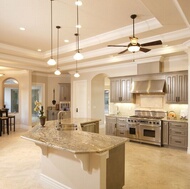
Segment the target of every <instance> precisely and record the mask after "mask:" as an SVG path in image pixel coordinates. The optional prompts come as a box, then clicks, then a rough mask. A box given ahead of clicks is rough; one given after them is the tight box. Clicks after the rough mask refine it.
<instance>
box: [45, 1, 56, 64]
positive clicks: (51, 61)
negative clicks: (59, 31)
mask: <svg viewBox="0 0 190 189" xmlns="http://www.w3.org/2000/svg"><path fill="white" fill-rule="evenodd" d="M50 1H51V58H50V59H49V60H48V62H47V64H48V65H50V66H53V65H55V64H56V61H55V60H54V59H53V20H52V12H53V11H52V1H54V0H50Z"/></svg>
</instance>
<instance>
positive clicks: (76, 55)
mask: <svg viewBox="0 0 190 189" xmlns="http://www.w3.org/2000/svg"><path fill="white" fill-rule="evenodd" d="M73 58H74V59H75V60H82V59H83V55H82V54H81V53H80V52H77V53H76V54H75V55H74V56H73Z"/></svg>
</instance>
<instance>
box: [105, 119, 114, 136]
mask: <svg viewBox="0 0 190 189" xmlns="http://www.w3.org/2000/svg"><path fill="white" fill-rule="evenodd" d="M106 134H107V135H116V118H115V117H106Z"/></svg>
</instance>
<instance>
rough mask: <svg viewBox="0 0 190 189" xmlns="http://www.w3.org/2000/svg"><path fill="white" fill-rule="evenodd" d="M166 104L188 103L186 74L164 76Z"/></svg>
mask: <svg viewBox="0 0 190 189" xmlns="http://www.w3.org/2000/svg"><path fill="white" fill-rule="evenodd" d="M166 89H167V98H166V99H167V100H166V102H167V103H175V104H176V103H179V104H180V103H181V104H187V103H188V73H187V71H186V72H180V73H177V72H176V73H174V74H168V75H166Z"/></svg>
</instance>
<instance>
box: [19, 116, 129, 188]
mask: <svg viewBox="0 0 190 189" xmlns="http://www.w3.org/2000/svg"><path fill="white" fill-rule="evenodd" d="M95 121H99V120H98V119H89V118H87V119H80V118H79V119H77V118H75V119H65V120H63V121H62V123H65V124H77V126H79V125H81V124H87V123H91V122H95ZM56 124H57V121H47V122H46V124H45V127H42V126H40V125H36V126H35V127H33V128H32V129H31V130H29V131H28V132H26V133H25V134H24V135H22V136H21V137H22V138H23V139H26V140H29V141H32V142H34V143H35V144H36V145H37V146H39V147H40V148H41V150H42V157H41V174H40V176H41V181H42V182H43V185H45V186H46V185H47V186H48V187H49V188H70V189H87V188H90V189H115V188H117V189H122V188H123V187H124V185H125V176H124V175H125V142H126V141H127V139H126V138H121V137H116V136H107V135H103V134H102V135H101V134H97V133H91V132H86V131H82V130H57V129H56ZM113 173H114V174H113ZM115 175H117V177H115Z"/></svg>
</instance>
